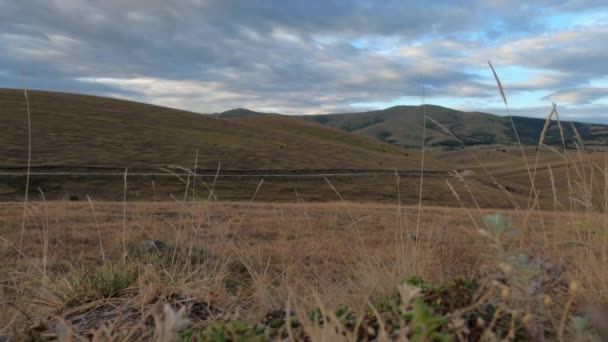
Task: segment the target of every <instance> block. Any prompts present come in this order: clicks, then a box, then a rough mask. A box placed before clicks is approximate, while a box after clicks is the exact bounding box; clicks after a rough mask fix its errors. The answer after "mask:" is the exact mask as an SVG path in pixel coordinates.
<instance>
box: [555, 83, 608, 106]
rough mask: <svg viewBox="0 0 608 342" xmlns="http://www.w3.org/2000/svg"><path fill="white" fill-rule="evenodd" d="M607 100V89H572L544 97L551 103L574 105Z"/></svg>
mask: <svg viewBox="0 0 608 342" xmlns="http://www.w3.org/2000/svg"><path fill="white" fill-rule="evenodd" d="M602 98H608V88H597V87H587V88H573V89H564V90H560V91H557V92H555V93H552V94H550V95H548V96H546V97H545V99H547V100H551V101H553V102H569V103H575V104H590V103H592V102H593V101H595V100H599V99H602Z"/></svg>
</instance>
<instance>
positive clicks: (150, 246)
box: [143, 240, 167, 252]
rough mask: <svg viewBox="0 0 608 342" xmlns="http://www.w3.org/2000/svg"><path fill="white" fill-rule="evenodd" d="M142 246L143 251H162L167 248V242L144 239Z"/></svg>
mask: <svg viewBox="0 0 608 342" xmlns="http://www.w3.org/2000/svg"><path fill="white" fill-rule="evenodd" d="M143 247H144V251H145V252H162V251H163V250H165V248H167V244H166V243H164V242H162V241H160V240H146V241H144V244H143Z"/></svg>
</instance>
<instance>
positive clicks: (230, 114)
mask: <svg viewBox="0 0 608 342" xmlns="http://www.w3.org/2000/svg"><path fill="white" fill-rule="evenodd" d="M266 114H270V113H262V112H256V111H253V110H249V109H247V108H235V109H230V110H227V111H225V112H221V113H215V114H213V115H214V116H219V117H222V118H240V117H243V116H255V115H266Z"/></svg>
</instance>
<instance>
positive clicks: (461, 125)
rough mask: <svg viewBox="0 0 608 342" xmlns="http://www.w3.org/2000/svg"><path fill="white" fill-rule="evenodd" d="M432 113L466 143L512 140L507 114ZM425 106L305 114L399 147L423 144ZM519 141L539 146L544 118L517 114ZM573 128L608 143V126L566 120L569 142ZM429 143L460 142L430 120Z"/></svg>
mask: <svg viewBox="0 0 608 342" xmlns="http://www.w3.org/2000/svg"><path fill="white" fill-rule="evenodd" d="M426 114H427V116H428V117H430V118H432V119H433V120H435V121H437V122H439V123H440V124H441V125H442V126H444V127H445V128H447V129H448V130H449V131H450V132H452V133H453V134H455V135H456V136H457V137H458V138H460V139H461V140H462V141H463V143H464V144H466V145H483V144H514V143H516V137H515V133H514V131H513V129H512V125H511V121H510V120H509V118H508V117H504V116H498V115H492V114H487V113H479V112H462V111H458V110H454V109H450V108H445V107H440V106H433V105H426ZM422 117H423V107H422V106H396V107H391V108H388V109H384V110H376V111H370V112H361V113H346V114H328V115H313V116H302V118H305V119H308V120H314V121H316V122H319V123H322V124H324V125H327V126H331V127H335V128H339V129H342V130H345V131H348V132H356V133H359V134H362V135H365V136H369V137H373V138H377V139H380V140H383V141H386V142H389V143H393V144H396V145H399V146H420V144H421V141H422V126H423V121H422ZM513 121H514V123H515V127H516V129H517V132H518V133H519V136H520V139H521V142H522V143H524V144H529V145H535V144H537V142H538V139H539V137H540V134H541V131H542V129H543V126H544V124H545V120H544V119H536V118H527V117H513ZM573 126H574V127H575V128H576V130H577V131H578V133H579V134H580V136H581V138H582V140H583V141H584V142H585V143H586V144H589V145H604V144H606V143H608V126H606V125H597V124H584V123H571V122H562V127H563V130H564V135H565V136H566V137H569V138H568V139H567V144H568V145H572V144H573V138H572V137H574V136H575V132H574V129H573V128H572V127H573ZM427 128H428V131H427V135H426V138H427V143H428V144H431V145H439V146H458V145H460V144H459V143H458V142H457V141H456V139H455V138H454V137H452V136H451V135H450V134H448V133H447V132H445V130H444V129H442V128H441V127H440V126H439V125H436V124H434V123H433V122H431V121H427ZM545 142H546V143H548V144H554V145H558V144H561V138H560V132H559V128H558V125H557V123H556V122H553V123H552V124H551V125H550V127H549V130H548V132H547V134H546V137H545Z"/></svg>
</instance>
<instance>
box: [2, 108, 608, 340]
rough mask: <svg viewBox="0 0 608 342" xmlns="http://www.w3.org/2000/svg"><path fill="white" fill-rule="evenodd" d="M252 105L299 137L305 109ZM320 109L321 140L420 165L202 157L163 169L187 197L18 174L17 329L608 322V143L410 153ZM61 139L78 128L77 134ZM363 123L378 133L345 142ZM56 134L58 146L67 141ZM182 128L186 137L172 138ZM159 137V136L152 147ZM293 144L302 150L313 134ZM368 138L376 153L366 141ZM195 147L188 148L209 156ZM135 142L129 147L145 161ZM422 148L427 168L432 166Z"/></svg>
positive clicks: (7, 244) (529, 335) (180, 331)
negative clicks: (606, 148) (275, 175)
mask: <svg viewBox="0 0 608 342" xmlns="http://www.w3.org/2000/svg"><path fill="white" fill-rule="evenodd" d="M47 99H48V98H47ZM90 100H91V101H94V100H95V101H96V99H94V98H91V99H90ZM135 105H136V104H133V106H135ZM155 108H156V107H155ZM157 109H158V108H157ZM189 115H190V114H188V117H190V116H189ZM156 119H158V118H156ZM191 119H192V120H207V119H199V118H195V117H191ZM208 120H211V121H209V123H210V124H211V125H218V126H217V127H218V129H221V130H224V129H225V128H226V127H225V126H222V125H223V124H222V123H221V121H214V120H216V119H208ZM217 120H220V119H217ZM248 120H251V121H252V122H253V121H255V122H258V124H259V125H261V126H263V125H264V123H263V121H265V120H270V122H268V123H266V124H265V125H266V126H265V127H266V128H264V130H265V131H264V132H266V133H267V134H276V135H277V136H281V137H285V139H288V138H289V139H292V138H290V137H288V135H281V133H279V132H280V131H281V127H283V129H288V130H289V128H288V127H289V126H290V125H292V124H294V123H293V122H292V121H289V120H287V121H286V122H283V121H273V120H271V119H268V118H250V119H248ZM281 120H283V119H281ZM258 124H256V125H258ZM231 125H235V126H234V127H240V128H241V129H243V130H246V131H247V132H249V133H248V134H250V137H251V139H253V140H255V141H257V142H258V143H259V146H261V147H260V148H261V149H262V151H265V150H264V149H268V151H270V150H273V151H274V150H275V149H277V147H276V146H274V145H273V146H271V145H270V144H268V143H267V142H265V140H264V133H263V132H261V133H260V132H257V131H255V130H253V129H251V128H252V127H254V126H255V125H253V126H246V125H244V124H236V123H232V124H231ZM241 125H243V126H241ZM298 125H300V124H298ZM307 125H310V126H306V127H308V129H309V130H308V131H307V130H305V132H307V133H305V134H304V135H305V136H306V135H307V136H308V138H307V139H304V140H303V141H304V142H305V143H306V144H309V145H310V146H308V145H307V146H300V147H301V148H302V151H303V150H305V149H306V148H323V147H328V148H330V147H331V148H332V149H335V150H333V151H334V152H335V153H339V151H340V150H342V149H344V150H345V151H346V152H347V153H345V154H344V155H341V157H340V158H341V159H343V160H344V161H345V162H347V163H350V164H349V165H350V166H352V169H355V168H357V167H360V166H361V165H363V166H369V168H370V169H373V168H374V167H375V166H376V162H375V160H372V159H370V158H373V157H374V156H382V157H383V158H386V159H385V160H388V161H393V162H395V163H399V162H403V163H405V162H408V163H409V164H408V166H409V167H410V170H409V171H410V172H411V173H409V174H400V173H398V172H397V173H396V174H395V175H391V176H390V178H388V177H387V178H376V179H375V180H377V181H378V180H382V182H381V183H382V185H380V186H378V187H377V189H376V188H374V185H373V182H370V180H369V178H367V181H365V182H364V181H360V183H357V182H358V178H356V177H351V178H352V179H348V181H343V182H341V181H340V179H339V178H331V177H328V178H327V179H323V177H321V178H320V179H317V180H315V182H316V183H312V182H311V181H307V182H308V183H298V185H297V186H294V183H293V182H291V181H284V183H281V185H280V186H279V185H276V184H275V185H272V181H268V180H266V179H264V177H262V176H260V177H258V178H255V177H254V178H253V179H252V180H250V181H248V183H247V187H243V188H239V185H238V183H234V182H232V183H230V182H228V183H222V180H221V178H219V179H218V180H214V179H213V178H212V179H206V180H205V182H204V184H203V183H202V182H203V180H202V179H201V178H198V177H195V176H193V175H192V174H193V171H192V170H189V169H188V168H183V169H182V170H183V171H184V172H186V173H187V174H186V175H185V176H181V178H180V177H175V178H176V179H177V180H176V181H175V183H174V184H171V185H163V184H162V182H161V181H160V180H159V183H158V184H156V183H154V184H156V185H154V186H159V187H160V188H162V187H163V186H168V187H170V188H171V190H170V191H169V190H166V189H167V188H162V189H164V190H163V191H164V192H165V193H166V194H169V195H170V196H171V197H169V196H164V197H161V198H160V199H157V200H155V198H156V197H155V195H156V190H154V191H153V192H150V191H151V190H150V188H151V187H152V186H151V185H148V184H150V182H149V181H147V180H146V181H143V180H141V179H138V178H135V179H133V178H129V177H125V178H124V179H121V178H118V180H116V179H114V180H113V181H112V182H110V181H107V182H106V183H104V182H105V181H99V179H97V180H95V181H96V182H101V183H99V184H98V186H97V188H96V189H98V188H99V187H103V186H104V184H105V187H107V188H108V190H107V191H108V193H109V194H111V195H107V193H103V192H102V193H101V194H102V195H100V196H99V197H100V198H99V199H97V197H96V196H95V195H94V194H92V195H90V196H89V194H88V193H87V192H86V187H84V188H82V189H81V191H82V192H79V194H80V195H81V197H80V198H79V200H76V201H68V200H65V199H61V197H57V198H52V197H51V198H47V197H46V193H45V192H44V190H38V189H37V188H36V186H35V184H33V183H32V184H31V183H30V181H33V180H34V179H35V178H31V179H30V180H29V181H25V186H24V188H23V187H16V186H15V183H18V182H17V181H15V179H12V178H9V179H10V180H9V184H7V186H6V187H7V188H9V187H10V188H11V189H19V190H23V191H29V192H26V193H27V194H28V196H29V198H27V199H23V198H12V199H11V200H10V201H6V202H1V203H0V258H1V260H2V263H1V264H0V341H13V340H15V341H40V340H65V341H80V340H94V341H115V340H121V341H133V340H154V341H250V340H252V341H265V340H298V341H336V340H344V341H355V340H362V341H370V340H378V341H387V340H399V341H467V340H484V341H498V340H511V341H514V340H533V341H550V340H559V341H573V340H579V341H598V340H601V339H604V340H605V339H607V338H608V332H607V329H608V325H607V324H606V322H607V321H608V309H607V307H606V303H607V302H608V268H606V264H607V263H608V216H607V215H606V212H607V211H608V162H607V159H606V154H605V153H603V152H592V151H587V150H586V149H585V148H584V146H582V144H580V145H579V146H578V149H577V150H565V149H561V148H560V147H555V146H545V145H544V144H543V138H542V136H541V137H540V143H539V144H538V148H537V147H529V146H528V147H526V146H521V147H520V146H482V147H466V148H464V149H462V150H455V151H439V150H437V151H435V150H432V149H430V150H426V151H425V150H422V151H420V152H418V153H417V154H415V155H414V154H412V155H409V154H408V155H406V154H405V152H403V151H404V150H401V149H397V148H395V149H393V148H392V147H391V148H387V147H386V146H385V145H384V144H380V143H378V144H376V143H373V142H370V141H369V140H367V139H363V138H361V139H362V140H359V138H356V139H355V138H352V137H351V136H350V135H344V136H338V137H337V138H336V137H328V136H327V135H326V134H327V131H325V130H322V129H320V128H319V127H318V126H317V125H314V124H310V123H308V124H307ZM119 126H120V125H118V126H116V127H119ZM186 126H187V125H186ZM112 127H114V126H112ZM184 127H185V126H184ZM230 127H233V126H230ZM230 127H229V128H230ZM273 127H274V128H273ZM285 127H287V128H285ZM298 127H302V126H298ZM95 129H100V128H99V127H96V128H95ZM184 129H186V128H184ZM298 129H299V128H298ZM294 130H296V129H295V128H294ZM41 134H42V133H41ZM192 134H198V133H196V132H194V133H192ZM319 134H321V135H322V137H319ZM225 135H226V137H229V130H228V131H226V133H225ZM47 138H48V135H47ZM313 138H314V139H313ZM321 138H322V139H321ZM20 139H21V137H15V138H14V141H13V140H11V141H12V143H13V145H11V146H12V147H11V151H13V152H14V153H13V154H12V155H11V156H14V158H13V159H11V160H7V161H5V163H6V164H7V167H9V166H10V167H23V163H22V162H23V160H21V159H20V158H22V154H23V153H21V152H23V148H22V147H21V146H20V143H19V142H20V141H21V140H20ZM58 139H59V140H57V141H59V142H62V143H64V144H67V145H69V144H70V140H69V137H68V136H64V137H60V138H58ZM125 139H126V138H125ZM184 139H186V138H184ZM226 139H228V138H226ZM319 139H321V140H319ZM352 139H355V140H352ZM253 140H252V141H253ZM296 140H297V139H295V140H293V143H294V144H295V141H296ZM319 141H323V143H321V144H320V145H319ZM352 141H355V142H357V144H359V145H357V146H358V147H355V148H346V147H344V146H346V145H348V144H352ZM236 143H238V144H241V142H235V144H236ZM183 144H184V145H188V144H190V142H188V141H186V142H183ZM342 144H344V145H342ZM67 145H66V146H67ZM208 145H209V146H208V147H209V149H210V150H212V149H213V143H212V142H211V141H210V142H209V144H208ZM228 145H229V144H228ZM256 146H257V145H256ZM51 147H52V146H42V149H41V150H39V151H41V153H42V154H44V153H48V154H49V155H52V152H53V150H52V148H51ZM79 148H82V149H83V150H81V151H80V152H78V151H76V152H75V151H71V153H70V154H67V155H62V156H55V157H57V158H59V157H65V156H68V157H69V158H68V159H66V160H67V161H68V162H69V163H72V162H73V165H71V166H72V167H77V166H82V165H80V164H78V165H76V163H77V162H79V159H78V158H79V155H80V154H81V153H83V151H84V152H86V151H89V152H91V151H94V148H95V146H94V145H91V146H89V147H87V146H80V147H79ZM163 148H164V150H163V151H164V152H163V153H166V154H170V143H169V142H167V146H165V147H163ZM253 148H255V146H254V147H253ZM142 149H143V150H144V151H148V153H149V155H154V151H153V149H152V147H148V146H143V147H142ZM237 150H238V151H240V150H239V149H238V148H236V147H235V149H234V151H237ZM281 150H283V152H280V153H286V155H285V158H288V157H289V156H288V154H290V153H295V152H294V151H285V149H281V148H278V151H281ZM503 150H504V151H503ZM336 151H338V152H336ZM358 151H363V152H364V153H365V154H364V155H363V156H359V157H357V158H354V159H349V158H350V157H349V155H351V154H352V155H356V154H357V153H358ZM136 152H137V151H134V152H133V153H134V154H137V153H136ZM161 152H162V151H161ZM216 152H217V153H218V155H220V154H222V153H225V151H224V152H222V151H216ZM220 152H221V153H220ZM363 152H361V153H363ZM180 153H184V155H178V156H174V158H175V160H173V162H175V163H180V162H181V163H184V164H185V163H188V164H192V163H191V162H188V161H185V158H186V154H185V152H183V151H181V152H180ZM272 153H273V152H264V154H263V155H265V156H270V155H272ZM332 153H333V152H332ZM522 153H524V154H525V158H522ZM161 154H162V153H161ZM295 154H297V153H295ZM425 156H426V157H427V158H428V159H427V160H428V161H429V162H430V164H429V168H428V169H427V168H426V167H425V166H426V165H425V164H424V162H423V160H424V157H425ZM94 157H95V156H94V155H88V156H86V158H85V159H87V160H88V162H89V163H94V162H96V161H95V158H94ZM11 158H12V157H11ZM103 158H105V159H104V160H106V159H107V160H111V159H112V158H111V156H109V155H107V156H104V157H103ZM123 158H124V160H122V161H120V160H119V161H118V162H128V161H129V156H128V154H127V155H124V156H123ZM155 158H156V155H155ZM229 158H232V159H231V160H234V161H235V162H237V161H238V159H239V158H240V157H239V156H238V155H232V156H230V157H229ZM299 158H304V159H301V160H298V161H297V163H298V165H300V166H301V165H306V163H307V160H305V159H306V158H310V160H311V161H314V162H315V163H319V165H321V164H322V165H323V166H326V165H333V164H336V165H339V164H340V163H341V162H342V161H340V160H335V161H333V160H331V156H330V153H329V152H328V153H327V154H323V155H322V158H320V159H318V160H316V159H314V156H311V155H306V156H300V157H299ZM412 160H413V161H412ZM42 161H44V158H42V159H38V162H39V164H36V165H38V166H44V165H43V164H44V163H42ZM57 161H60V160H59V159H57ZM137 162H138V163H139V162H140V161H137ZM141 162H142V163H144V162H145V160H143V159H142V160H141ZM212 162H213V161H208V163H209V167H207V168H206V169H212V168H211V166H210V165H211V163H212ZM414 162H415V163H414ZM11 163H12V164H11ZM69 163H68V164H69ZM260 163H262V164H264V165H266V164H268V165H271V164H272V163H273V160H271V159H262V161H261V162H260ZM102 164H103V160H102ZM47 166H48V165H47ZM112 166H113V167H124V166H125V165H122V164H121V165H112ZM420 168H422V169H423V170H425V172H423V173H422V175H421V174H420V173H419V172H418V173H413V172H414V171H415V170H416V169H420ZM286 169H288V168H286ZM298 169H299V170H301V169H304V168H301V167H300V168H298ZM380 169H381V170H385V169H386V168H380ZM452 169H454V170H461V171H462V170H465V169H466V170H468V175H466V173H467V172H449V171H450V170H452ZM241 170H245V168H241ZM426 170H428V171H426ZM426 172H428V174H427V175H426V176H425V174H426ZM79 180H80V181H84V180H83V179H78V178H75V179H73V180H72V181H71V183H70V184H72V185H70V186H72V187H77V185H76V184H78V181H79ZM372 180H374V179H373V178H372ZM131 181H134V182H135V185H136V187H135V188H134V187H133V186H134V184H133V183H130V182H131ZM19 182H20V181H19ZM55 182H58V181H57V180H55ZM86 182H87V183H86V184H89V185H90V184H91V183H90V182H91V181H90V180H88V179H87V180H86ZM274 182H275V183H276V182H277V181H274ZM366 182H367V183H366ZM269 183H270V184H271V185H270V187H269V189H268V191H270V193H271V194H270V195H265V191H266V190H267V189H266V185H268V184H269ZM302 184H305V185H302ZM404 184H405V185H406V186H404ZM357 185H359V186H360V187H361V188H363V190H360V191H359V192H357V191H356V189H357ZM30 186H31V187H30ZM294 188H295V189H294ZM298 189H299V190H298ZM315 189H316V190H315ZM239 190H240V192H239ZM70 191H74V190H70ZM315 191H318V192H319V193H321V192H322V193H323V195H319V197H315V195H314V193H315ZM140 192H141V193H144V192H147V193H146V195H145V196H143V195H142V196H141V197H139V196H138V194H139V193H140ZM223 192H228V195H227V196H226V197H225V198H228V199H229V200H224V199H223V198H224V197H223ZM68 193H69V192H68ZM380 193H386V195H385V196H386V197H379V196H380V195H378V194H380ZM83 194H84V196H83ZM357 194H361V197H357ZM366 194H371V195H369V196H370V198H366V197H365V195H366ZM106 195H107V196H106ZM265 196H267V197H265ZM116 197H119V198H120V197H122V201H120V200H116ZM448 197H449V199H448ZM168 198H172V200H168ZM330 198H332V199H333V200H331V201H328V199H330ZM16 199H17V200H16ZM18 199H21V201H18ZM235 199H236V200H235ZM156 241H158V242H156Z"/></svg>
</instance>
